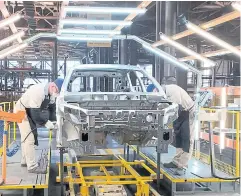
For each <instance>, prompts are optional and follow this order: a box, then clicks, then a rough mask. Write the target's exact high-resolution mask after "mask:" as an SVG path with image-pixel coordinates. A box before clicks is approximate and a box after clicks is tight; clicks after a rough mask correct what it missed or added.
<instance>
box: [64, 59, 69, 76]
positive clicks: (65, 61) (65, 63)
mask: <svg viewBox="0 0 241 196" xmlns="http://www.w3.org/2000/svg"><path fill="white" fill-rule="evenodd" d="M67 59H68V56H65V57H64V77H65V76H66V72H67V71H66V70H67Z"/></svg>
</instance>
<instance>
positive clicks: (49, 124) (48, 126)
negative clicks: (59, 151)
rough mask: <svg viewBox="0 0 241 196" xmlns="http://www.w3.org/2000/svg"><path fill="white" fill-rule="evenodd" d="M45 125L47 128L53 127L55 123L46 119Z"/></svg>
mask: <svg viewBox="0 0 241 196" xmlns="http://www.w3.org/2000/svg"><path fill="white" fill-rule="evenodd" d="M45 127H46V128H47V129H54V128H55V124H54V123H53V122H51V121H49V120H48V121H47V123H46V124H45Z"/></svg>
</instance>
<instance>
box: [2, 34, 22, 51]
mask: <svg viewBox="0 0 241 196" xmlns="http://www.w3.org/2000/svg"><path fill="white" fill-rule="evenodd" d="M23 36H24V31H19V32H17V33H15V34H13V35H11V36H9V37H6V38H4V39H2V40H1V41H0V47H1V46H4V45H6V44H8V43H10V42H12V41H14V40H15V39H17V38H19V37H23Z"/></svg>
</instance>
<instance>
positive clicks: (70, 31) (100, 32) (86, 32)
mask: <svg viewBox="0 0 241 196" xmlns="http://www.w3.org/2000/svg"><path fill="white" fill-rule="evenodd" d="M64 33H66V34H67V33H68V34H84V35H89V34H93V35H120V34H121V31H114V30H113V31H111V30H82V29H61V30H60V34H64Z"/></svg>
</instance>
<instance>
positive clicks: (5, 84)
mask: <svg viewBox="0 0 241 196" xmlns="http://www.w3.org/2000/svg"><path fill="white" fill-rule="evenodd" d="M7 68H8V60H7V58H5V59H4V69H7ZM7 89H8V73H6V74H5V77H4V90H5V91H7ZM5 93H6V92H5Z"/></svg>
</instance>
